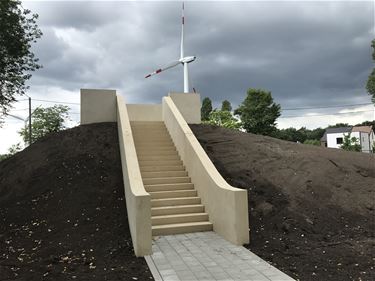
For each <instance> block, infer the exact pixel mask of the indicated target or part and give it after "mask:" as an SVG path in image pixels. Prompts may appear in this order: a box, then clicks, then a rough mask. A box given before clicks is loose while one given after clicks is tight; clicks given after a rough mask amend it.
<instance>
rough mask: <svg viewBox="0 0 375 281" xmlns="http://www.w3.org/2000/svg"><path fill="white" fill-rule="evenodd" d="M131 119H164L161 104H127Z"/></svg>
mask: <svg viewBox="0 0 375 281" xmlns="http://www.w3.org/2000/svg"><path fill="white" fill-rule="evenodd" d="M126 107H127V109H128V115H129V120H130V121H163V116H162V107H161V104H127V105H126Z"/></svg>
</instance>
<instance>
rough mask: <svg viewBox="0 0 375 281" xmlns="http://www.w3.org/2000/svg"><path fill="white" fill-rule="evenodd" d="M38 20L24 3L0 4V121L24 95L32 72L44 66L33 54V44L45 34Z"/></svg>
mask: <svg viewBox="0 0 375 281" xmlns="http://www.w3.org/2000/svg"><path fill="white" fill-rule="evenodd" d="M37 18H38V15H37V14H31V11H30V10H27V9H23V8H22V6H21V1H18V0H1V1H0V113H1V114H0V121H2V118H4V116H5V115H6V114H7V113H8V111H9V109H10V108H11V104H12V103H13V102H15V101H16V96H17V95H23V94H24V93H25V91H26V89H27V88H28V87H27V86H26V85H25V82H26V80H28V79H30V77H31V74H30V72H31V71H34V70H36V69H38V68H40V67H41V66H40V65H39V64H38V63H37V62H38V59H37V58H36V57H35V55H34V53H33V52H32V51H31V44H32V43H35V42H36V40H37V39H38V38H40V37H41V35H42V32H41V31H40V29H39V28H38V25H37V24H36V20H37Z"/></svg>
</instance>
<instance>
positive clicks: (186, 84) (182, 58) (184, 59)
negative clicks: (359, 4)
mask: <svg viewBox="0 0 375 281" xmlns="http://www.w3.org/2000/svg"><path fill="white" fill-rule="evenodd" d="M184 25H185V17H184V2H182V30H181V50H180V59H179V60H177V61H174V62H172V63H170V64H168V65H167V66H165V67H164V68H159V69H158V70H155V71H154V72H152V73H150V74H148V75H146V77H145V78H149V77H151V76H152V75H155V74H158V73H160V72H162V71H164V70H167V69H170V68H173V67H175V66H177V65H179V64H182V65H183V67H184V93H189V71H188V64H189V63H191V62H193V61H194V60H195V59H196V56H187V57H185V56H184Z"/></svg>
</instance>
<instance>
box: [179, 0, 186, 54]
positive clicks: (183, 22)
mask: <svg viewBox="0 0 375 281" xmlns="http://www.w3.org/2000/svg"><path fill="white" fill-rule="evenodd" d="M184 9H185V7H184V2H182V28H181V50H180V59H182V58H183V57H184V25H185V15H184Z"/></svg>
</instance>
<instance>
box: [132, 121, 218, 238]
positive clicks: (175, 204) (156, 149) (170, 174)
mask: <svg viewBox="0 0 375 281" xmlns="http://www.w3.org/2000/svg"><path fill="white" fill-rule="evenodd" d="M131 126H132V132H133V137H134V143H135V148H136V151H137V156H138V162H139V166H140V169H141V174H142V180H143V185H144V187H145V189H146V191H147V192H148V193H150V195H151V216H152V217H151V222H152V235H153V236H160V235H169V234H180V233H189V232H198V231H211V230H212V229H213V225H212V223H210V222H209V220H208V214H207V213H205V211H204V206H203V205H202V204H201V199H200V197H199V196H198V194H197V191H196V190H195V189H194V185H193V184H192V183H191V180H190V177H189V176H188V173H187V171H186V170H185V167H184V166H183V163H182V161H181V159H180V156H179V155H178V152H177V151H176V148H175V146H174V144H173V141H172V139H171V137H170V136H169V133H168V130H167V128H166V127H165V125H164V123H163V122H131Z"/></svg>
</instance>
